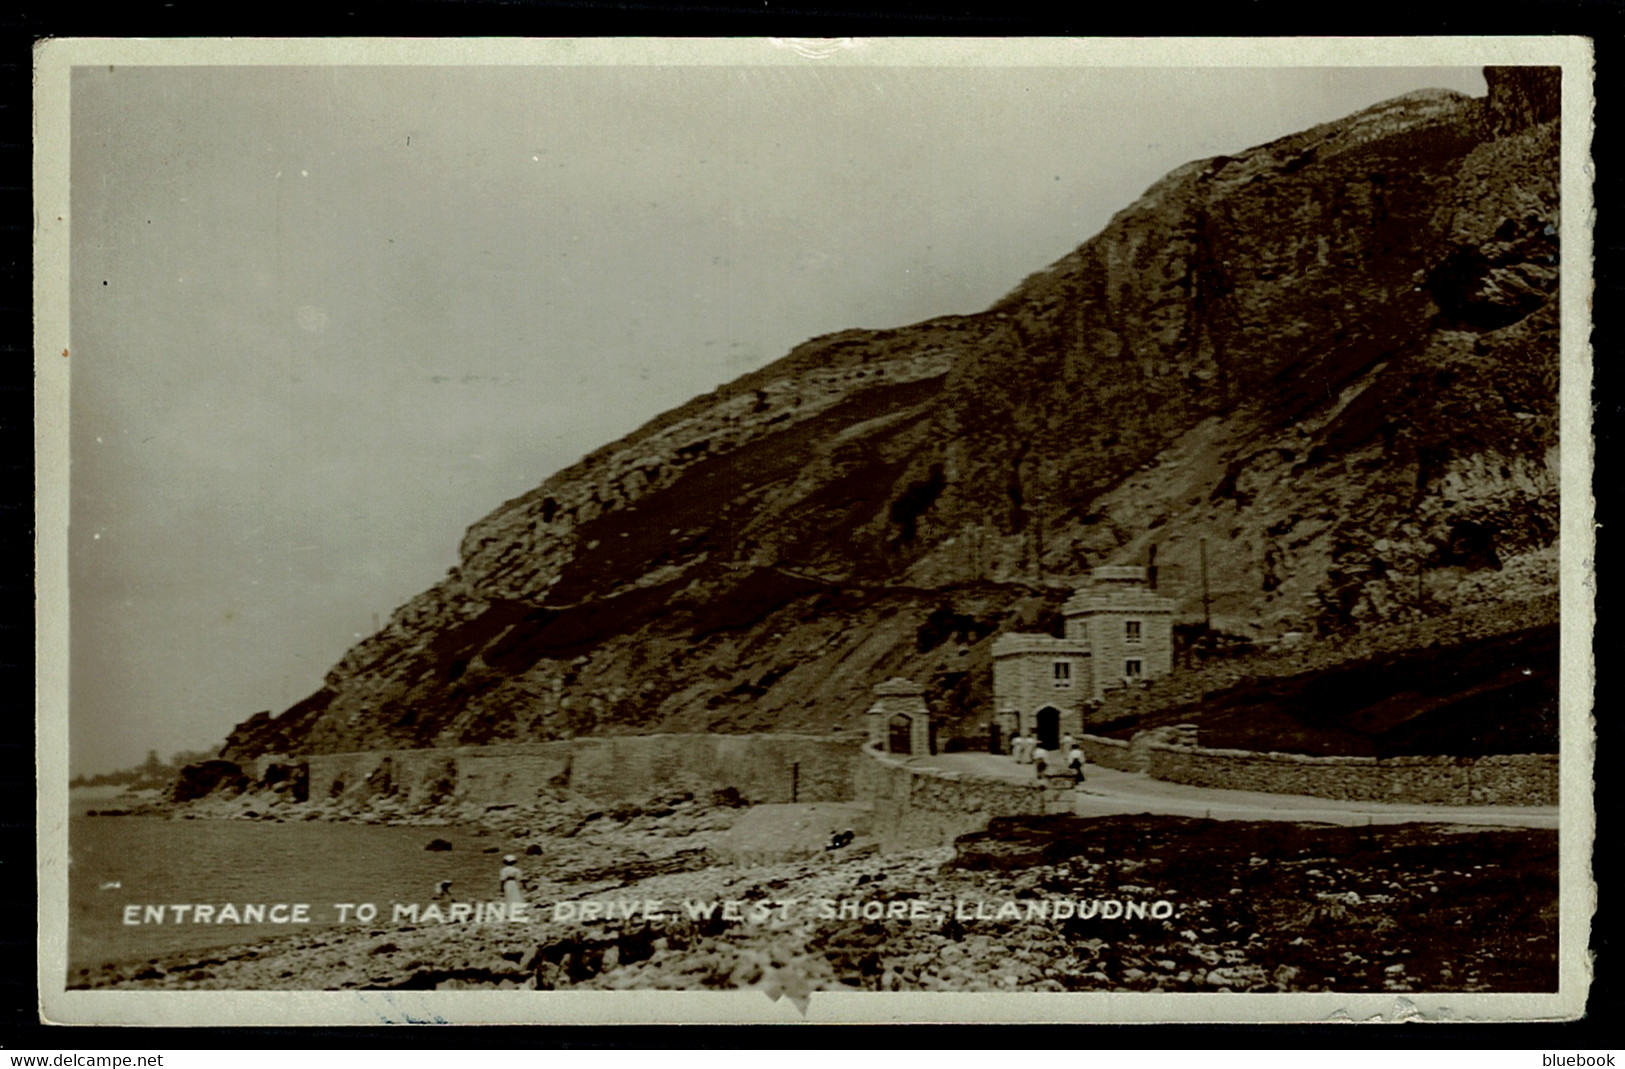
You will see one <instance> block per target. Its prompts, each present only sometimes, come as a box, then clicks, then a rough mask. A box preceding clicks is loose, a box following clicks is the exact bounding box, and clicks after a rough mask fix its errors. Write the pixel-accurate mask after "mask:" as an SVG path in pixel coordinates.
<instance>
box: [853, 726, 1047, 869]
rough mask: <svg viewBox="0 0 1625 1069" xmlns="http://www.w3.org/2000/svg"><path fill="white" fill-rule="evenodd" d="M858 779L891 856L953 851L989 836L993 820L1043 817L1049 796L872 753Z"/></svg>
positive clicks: (858, 768) (1034, 788)
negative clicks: (980, 834)
mask: <svg viewBox="0 0 1625 1069" xmlns="http://www.w3.org/2000/svg"><path fill="white" fill-rule="evenodd" d="M853 779H854V784H855V788H856V793H857V798H858V800H859V801H865V802H869V803H871V804H872V805H873V806H874V824H873V827H874V831H875V835H876V837H877V838H878V839H879V840H880V849H881V850H883V851H887V852H891V851H898V850H919V849H925V848H928V847H933V846H947V845H949V844H950V843H952V842H953V841H954V840H955V839H957V838H958V837H959V836H961V835H965V834H968V833H970V832H973V831H983V830H985V829H986V828H987V822H988V820H989V818H991V817H996V816H1018V815H1025V814H1041V813H1043V812H1044V799H1045V797H1046V794H1047V793H1048V792H1046V791H1045V790H1044V789H1043V788H1042V787H1041V786H1039V785H1038V784H1036V783H1034V784H1025V783H1006V782H1003V781H1000V780H988V779H981V778H979V777H975V776H963V775H960V774H959V773H957V772H946V771H943V770H942V769H934V768H918V767H910V766H909V765H908V764H907V763H906V762H905V761H903V760H900V759H898V758H895V757H892V756H890V755H888V754H882V753H879V752H878V751H876V750H873V749H870V748H869V747H864V749H863V754H862V756H861V757H860V758H859V759H858V760H857V761H856V763H855V765H854V772H853Z"/></svg>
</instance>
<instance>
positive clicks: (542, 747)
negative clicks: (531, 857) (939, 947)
mask: <svg viewBox="0 0 1625 1069" xmlns="http://www.w3.org/2000/svg"><path fill="white" fill-rule="evenodd" d="M861 742H862V740H861V739H859V738H858V737H857V736H856V735H853V736H851V737H840V736H817V735H628V736H608V737H601V738H579V739H569V740H562V741H557V742H538V743H507V744H503V745H499V746H464V747H456V748H447V749H422V750H373V751H367V752H364V753H345V754H312V755H310V756H309V757H306V758H305V759H304V760H305V761H306V762H308V764H309V768H310V799H311V801H314V802H320V801H324V800H326V799H329V798H336V797H342V798H347V799H357V800H359V799H365V798H370V797H383V796H396V797H401V798H403V799H404V800H405V801H406V802H407V803H408V804H410V805H412V806H424V805H432V804H434V803H436V802H440V801H450V800H457V801H465V802H476V803H479V802H483V803H485V804H487V805H505V804H506V805H518V804H523V803H526V802H533V801H535V800H536V799H537V798H538V797H539V796H542V795H545V794H547V793H549V792H551V791H554V790H569V791H571V792H573V793H576V794H580V795H584V796H586V797H589V798H596V799H600V800H602V801H606V802H616V801H627V802H641V801H644V800H645V799H647V798H648V797H649V796H650V795H651V794H653V793H656V792H660V791H678V790H690V791H693V792H695V793H696V794H699V793H702V792H707V793H708V792H710V791H715V790H720V789H723V788H727V787H732V788H734V789H735V790H737V791H738V792H739V793H740V795H741V796H742V797H743V798H744V799H745V800H746V801H747V802H751V803H758V802H789V801H791V800H792V794H793V796H794V800H796V801H802V802H839V801H846V800H849V799H850V798H851V797H852V766H853V759H854V758H855V757H856V755H857V751H858V748H859V746H860V745H861Z"/></svg>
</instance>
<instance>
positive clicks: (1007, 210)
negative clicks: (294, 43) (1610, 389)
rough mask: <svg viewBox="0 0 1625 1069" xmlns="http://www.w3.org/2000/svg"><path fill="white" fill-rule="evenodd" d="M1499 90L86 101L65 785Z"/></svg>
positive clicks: (1084, 73)
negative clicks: (1064, 288)
mask: <svg viewBox="0 0 1625 1069" xmlns="http://www.w3.org/2000/svg"><path fill="white" fill-rule="evenodd" d="M1418 88H1447V89H1455V90H1458V91H1461V92H1465V93H1469V94H1473V95H1481V94H1482V93H1483V91H1484V82H1483V78H1482V76H1481V74H1480V73H1479V71H1478V69H1477V68H1466V69H1454V68H1450V69H1447V68H1398V69H1396V68H1333V69H1298V70H1270V69H1227V68H1204V69H1130V68H1117V69H1104V68H1067V67H978V68H971V69H965V68H953V69H945V68H930V67H884V66H861V67H854V66H833V67H831V66H821V65H817V64H808V65H807V66H738V67H672V66H665V67H626V66H546V67H519V66H515V67H422V66H417V67H406V66H403V67H266V66H238V67H113V68H107V67H99V66H98V67H78V68H75V69H74V72H73V77H72V82H71V100H72V119H71V122H72V128H71V141H70V171H69V174H70V184H71V200H70V207H71V222H70V235H71V237H70V241H71V250H70V272H71V275H70V288H71V299H70V307H71V311H70V339H71V350H72V356H71V402H70V409H71V411H70V417H69V418H70V430H69V434H70V442H69V448H70V456H71V469H70V481H71V489H70V526H69V531H68V542H69V569H70V571H69V576H70V590H71V603H70V668H69V672H70V693H69V702H70V713H69V720H70V725H69V729H70V767H71V770H72V771H73V772H74V773H81V772H84V773H94V772H98V771H107V770H110V769H113V768H117V767H121V766H126V765H130V764H134V763H137V762H138V761H140V760H141V759H142V758H143V757H144V756H145V754H146V753H147V751H148V750H157V751H158V752H159V753H160V754H161V755H164V756H168V755H169V754H171V753H174V752H175V751H178V750H182V749H187V750H193V749H203V748H211V747H215V746H218V745H219V743H220V742H221V741H223V739H224V738H225V735H226V733H227V732H228V731H229V730H230V728H231V727H232V725H234V724H236V723H238V722H240V721H241V720H243V719H245V718H246V717H248V716H250V715H252V714H254V713H256V712H259V711H262V710H272V711H281V710H282V709H284V708H286V707H287V706H289V705H291V704H292V703H293V702H295V701H297V700H299V699H300V698H302V697H304V696H305V695H307V694H309V693H311V692H312V691H314V690H315V689H316V688H317V687H319V686H320V685H321V681H322V677H323V675H324V674H325V673H326V671H327V670H328V668H329V667H331V666H332V665H333V664H334V663H335V662H336V661H337V660H338V659H339V658H340V657H341V656H342V655H343V653H344V651H345V650H346V649H347V648H348V647H349V646H350V645H351V644H353V643H354V642H355V641H356V640H357V639H359V638H360V637H362V636H363V635H365V634H368V633H370V632H371V631H372V630H373V629H374V628H375V626H376V625H377V624H378V623H380V622H382V621H383V620H386V619H387V618H388V617H389V614H390V613H391V612H392V611H393V610H394V609H395V608H396V607H397V606H398V605H400V604H401V603H402V602H404V601H406V600H407V599H409V598H410V597H412V596H413V595H414V594H416V593H418V592H420V591H422V590H424V589H426V588H427V587H429V586H431V585H432V584H434V583H435V582H437V581H438V580H439V579H440V578H441V577H442V576H444V574H445V573H446V571H447V570H448V569H449V568H450V567H452V566H453V565H454V564H455V563H456V556H457V544H458V541H459V539H460V538H461V536H462V533H463V531H464V530H465V529H466V528H467V527H468V526H469V525H470V524H471V523H473V522H474V521H475V520H477V519H479V518H480V517H481V516H484V515H485V514H487V513H488V512H490V511H491V510H493V509H494V508H496V507H497V506H499V505H500V504H501V503H502V502H504V501H506V500H508V499H510V498H512V497H515V496H517V495H519V494H521V493H524V492H525V491H527V490H529V489H531V488H532V487H534V486H536V485H537V484H538V483H540V482H541V481H542V480H543V479H545V478H546V477H547V476H548V475H550V474H551V473H553V472H554V471H557V470H558V469H559V468H562V467H565V466H567V465H569V464H571V463H573V462H574V461H575V460H577V459H579V458H580V457H581V456H582V455H583V454H585V453H587V452H589V451H591V450H592V449H594V448H595V447H597V446H599V445H602V444H604V443H606V442H608V441H611V440H613V439H615V438H618V437H620V436H621V435H623V434H625V433H627V432H629V431H631V430H633V429H634V428H636V427H637V426H638V425H640V424H641V423H643V422H644V421H645V420H647V419H649V418H650V417H652V416H654V415H656V414H658V413H659V412H662V411H664V410H666V409H668V408H671V407H673V406H675V405H678V404H681V403H682V402H683V401H685V400H687V399H688V398H690V397H692V396H694V395H695V394H697V393H701V392H704V391H707V390H709V389H711V388H713V387H714V386H716V385H717V384H719V383H721V382H725V381H727V380H729V379H732V378H734V377H736V376H738V375H740V374H742V373H744V372H746V371H749V370H751V369H753V368H756V367H760V366H762V365H763V364H765V363H768V362H769V361H771V360H774V359H776V358H778V357H780V356H782V355H784V354H785V353H786V352H788V351H789V350H790V349H791V348H792V347H794V346H795V345H797V344H799V343H800V342H802V341H805V340H806V339H808V338H811V337H815V336H817V335H820V334H827V333H829V332H831V331H836V330H842V329H846V328H849V327H869V328H883V327H894V326H900V325H904V324H908V323H913V322H917V321H919V320H922V319H926V318H929V317H932V316H937V315H943V314H948V313H970V312H976V311H979V310H981V309H983V308H985V307H986V306H988V305H989V304H991V303H992V302H993V301H995V300H997V299H998V298H999V297H1001V296H1002V295H1004V294H1005V293H1007V292H1008V291H1009V290H1011V289H1012V288H1014V286H1015V285H1016V284H1017V283H1018V282H1020V281H1021V279H1022V278H1024V277H1025V276H1027V275H1028V274H1030V273H1032V272H1033V271H1035V270H1038V269H1040V268H1042V267H1044V266H1045V265H1047V264H1049V263H1051V262H1053V261H1054V260H1056V259H1058V258H1060V257H1061V256H1063V255H1065V254H1066V253H1068V252H1070V251H1071V250H1072V249H1073V248H1075V247H1076V246H1078V245H1079V244H1081V243H1083V242H1084V241H1085V240H1087V239H1088V238H1089V237H1090V236H1091V235H1093V234H1094V233H1096V232H1097V231H1098V230H1100V228H1101V227H1102V226H1104V225H1105V223H1106V222H1107V220H1108V219H1110V217H1111V216H1112V215H1113V214H1114V213H1115V212H1116V211H1118V210H1120V209H1122V208H1124V207H1126V206H1127V205H1128V204H1129V203H1131V202H1132V201H1133V200H1134V199H1135V198H1136V197H1138V196H1139V195H1140V194H1141V193H1142V192H1143V191H1144V190H1145V189H1146V187H1147V186H1149V185H1150V184H1151V183H1152V182H1154V181H1155V180H1156V179H1158V178H1159V177H1161V176H1162V175H1163V174H1165V173H1166V172H1167V171H1169V170H1171V169H1173V168H1174V167H1177V166H1179V165H1180V164H1183V163H1186V162H1188V161H1190V160H1193V159H1200V158H1203V157H1207V156H1213V155H1218V154H1221V153H1234V152H1237V151H1240V150H1242V149H1245V148H1248V147H1251V146H1254V145H1258V144H1262V143H1264V142H1267V141H1269V140H1271V139H1273V138H1276V137H1280V136H1283V135H1285V134H1289V133H1293V132H1296V131H1298V130H1302V129H1304V128H1306V127H1309V126H1312V125H1314V124H1315V123H1319V122H1325V121H1329V120H1332V119H1336V118H1340V117H1342V116H1344V115H1347V114H1349V113H1352V112H1354V111H1357V110H1359V109H1360V108H1363V107H1366V106H1368V105H1370V104H1374V103H1376V102H1378V101H1381V100H1385V99H1388V98H1391V97H1394V96H1397V95H1399V94H1401V93H1405V92H1409V91H1411V90H1413V89H1418Z"/></svg>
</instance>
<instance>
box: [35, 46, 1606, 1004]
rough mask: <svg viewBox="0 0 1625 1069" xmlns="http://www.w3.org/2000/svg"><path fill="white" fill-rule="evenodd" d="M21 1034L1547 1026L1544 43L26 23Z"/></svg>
mask: <svg viewBox="0 0 1625 1069" xmlns="http://www.w3.org/2000/svg"><path fill="white" fill-rule="evenodd" d="M35 63H36V97H35V114H36V137H35V149H36V180H35V206H36V217H35V223H36V248H37V273H36V280H37V281H36V305H35V307H36V318H37V330H36V351H35V357H34V358H35V369H36V378H35V381H36V416H37V418H36V428H37V430H36V435H37V442H38V465H37V502H38V504H37V509H38V532H39V536H38V566H39V567H38V575H39V586H38V614H39V615H38V624H39V630H38V634H39V639H38V649H37V677H38V711H37V716H38V801H39V814H40V816H39V825H38V880H39V901H40V909H39V962H40V966H39V968H40V974H39V984H40V997H41V1003H40V1005H41V1011H40V1012H41V1016H42V1019H43V1020H46V1021H50V1022H57V1023H64V1024H133V1023H140V1024H150V1023H166V1024H181V1025H220V1024H240V1025H288V1024H331V1023H353V1024H377V1023H402V1024H406V1023H424V1022H436V1023H443V1022H449V1023H492V1022H501V1023H524V1022H552V1023H603V1022H734V1021H739V1022H746V1021H754V1022H825V1023H829V1022H903V1021H916V1022H930V1021H973V1022H974V1021H986V1022H996V1021H1012V1022H1018V1021H1058V1022H1231V1021H1254V1022H1315V1021H1334V1020H1341V1021H1373V1022H1400V1021H1415V1020H1427V1021H1473V1020H1510V1019H1517V1020H1564V1019H1572V1018H1575V1017H1577V1016H1579V1015H1580V1014H1581V1013H1582V1012H1583V1011H1584V1007H1585V1000H1586V995H1587V990H1588V985H1589V981H1590V956H1589V950H1588V945H1589V940H1590V933H1591V925H1592V916H1593V912H1594V906H1595V891H1594V885H1593V883H1592V878H1591V863H1592V833H1593V824H1594V818H1593V805H1592V749H1593V746H1592V741H1593V733H1592V724H1591V703H1592V679H1593V666H1592V659H1591V630H1592V622H1593V618H1594V601H1593V582H1592V573H1591V570H1590V568H1591V564H1590V562H1591V554H1592V549H1591V547H1592V529H1593V527H1592V522H1593V521H1592V517H1593V503H1592V497H1591V472H1592V467H1591V466H1592V458H1591V441H1592V439H1591V425H1590V410H1589V397H1590V390H1591V353H1590V349H1589V327H1590V311H1589V307H1590V297H1591V273H1590V270H1591V268H1590V265H1591V231H1590V225H1591V217H1592V193H1591V187H1590V168H1589V158H1590V146H1591V136H1592V135H1591V129H1592V105H1591V99H1592V98H1591V93H1592V60H1591V52H1590V47H1589V45H1588V43H1587V42H1586V41H1584V40H1582V39H1578V38H1560V37H1546V38H1426V39H1421V38H1418V39H1383V38H1367V39H1358V40H1356V39H1339V40H1314V39H1294V40H1231V41H1215V40H1201V41H1195V40H1183V39H1163V40H1133V41H1129V40H1113V39H1028V40H1021V39H1001V40H988V39H906V40H904V39H864V38H851V39H828V40H800V39H797V40H790V39H758V40H749V39H729V40H711V41H702V40H655V39H592V40H534V41H518V40H509V41H500V40H482V41H466V40H465V41H432V40H412V41H406V40H320V41H317V40H310V41H302V40H278V41H254V40H199V39H193V40H140V41H134V40H132V41H114V40H88V39H86V40H53V41H47V42H44V43H42V44H40V45H39V46H38V48H37V50H36V55H35Z"/></svg>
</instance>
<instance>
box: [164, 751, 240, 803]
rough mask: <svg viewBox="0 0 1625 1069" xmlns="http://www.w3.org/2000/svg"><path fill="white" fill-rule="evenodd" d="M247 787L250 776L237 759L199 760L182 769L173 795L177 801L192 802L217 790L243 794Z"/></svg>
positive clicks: (176, 779)
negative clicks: (245, 772)
mask: <svg viewBox="0 0 1625 1069" xmlns="http://www.w3.org/2000/svg"><path fill="white" fill-rule="evenodd" d="M247 787H248V776H247V775H246V774H244V772H243V768H242V766H241V765H239V764H237V763H236V762H235V761H199V762H198V763H197V764H195V765H187V766H186V767H185V768H183V769H181V771H180V775H179V776H177V777H176V778H175V791H174V794H173V795H172V796H171V797H172V798H173V799H174V800H175V801H177V802H190V801H193V800H195V799H198V798H202V797H204V796H205V795H209V794H214V793H215V792H217V791H227V792H230V793H232V794H241V793H242V792H243V791H244V790H245V789H247Z"/></svg>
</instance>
